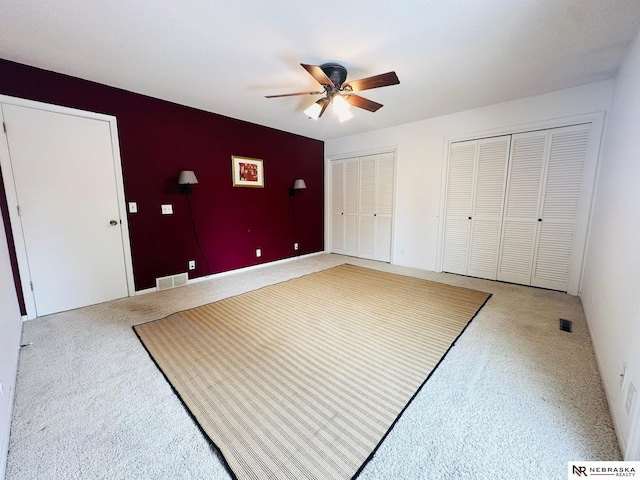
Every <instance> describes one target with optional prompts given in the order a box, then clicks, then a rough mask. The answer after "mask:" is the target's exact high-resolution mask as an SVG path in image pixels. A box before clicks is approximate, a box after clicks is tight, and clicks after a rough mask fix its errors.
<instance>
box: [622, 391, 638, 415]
mask: <svg viewBox="0 0 640 480" xmlns="http://www.w3.org/2000/svg"><path fill="white" fill-rule="evenodd" d="M635 397H636V387H634V386H633V383H630V384H629V393H627V401H626V402H625V403H624V409H625V410H626V411H627V415H631V407H632V406H633V399H634V398H635Z"/></svg>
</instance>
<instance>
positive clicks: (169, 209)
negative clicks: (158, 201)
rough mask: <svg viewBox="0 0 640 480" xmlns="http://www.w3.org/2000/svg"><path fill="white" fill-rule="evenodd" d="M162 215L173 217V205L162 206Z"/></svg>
mask: <svg viewBox="0 0 640 480" xmlns="http://www.w3.org/2000/svg"><path fill="white" fill-rule="evenodd" d="M162 214H163V215H173V205H171V204H170V203H169V204H167V205H162Z"/></svg>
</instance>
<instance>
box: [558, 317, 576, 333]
mask: <svg viewBox="0 0 640 480" xmlns="http://www.w3.org/2000/svg"><path fill="white" fill-rule="evenodd" d="M572 324H573V322H572V321H571V320H566V319H564V318H561V319H560V330H562V331H563V332H569V333H571V325H572Z"/></svg>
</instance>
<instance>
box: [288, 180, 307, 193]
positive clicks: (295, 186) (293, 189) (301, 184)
mask: <svg viewBox="0 0 640 480" xmlns="http://www.w3.org/2000/svg"><path fill="white" fill-rule="evenodd" d="M303 188H307V184H306V183H304V180H303V179H301V178H299V179H297V180H296V181H295V182H293V187H291V188H290V189H289V196H290V197H293V196H295V194H296V190H302V189H303Z"/></svg>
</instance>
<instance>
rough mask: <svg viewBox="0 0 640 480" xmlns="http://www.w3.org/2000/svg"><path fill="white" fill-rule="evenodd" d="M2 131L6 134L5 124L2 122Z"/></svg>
mask: <svg viewBox="0 0 640 480" xmlns="http://www.w3.org/2000/svg"><path fill="white" fill-rule="evenodd" d="M2 129H3V130H4V133H7V124H6V123H4V122H2Z"/></svg>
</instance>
